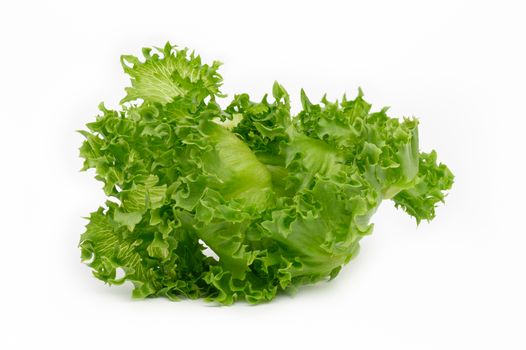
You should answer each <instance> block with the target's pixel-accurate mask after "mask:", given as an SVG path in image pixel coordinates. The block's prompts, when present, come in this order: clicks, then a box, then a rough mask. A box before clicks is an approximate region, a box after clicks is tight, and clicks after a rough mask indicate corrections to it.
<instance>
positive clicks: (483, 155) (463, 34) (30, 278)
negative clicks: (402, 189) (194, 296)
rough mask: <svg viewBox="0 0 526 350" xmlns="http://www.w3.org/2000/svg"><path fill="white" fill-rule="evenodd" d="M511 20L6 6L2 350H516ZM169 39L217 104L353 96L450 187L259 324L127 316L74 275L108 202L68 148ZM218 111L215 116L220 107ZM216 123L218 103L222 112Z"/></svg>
mask: <svg viewBox="0 0 526 350" xmlns="http://www.w3.org/2000/svg"><path fill="white" fill-rule="evenodd" d="M525 14H526V10H525V8H524V6H522V5H521V1H516V2H513V1H506V0H502V1H494V2H489V1H436V2H426V1H345V2H344V1H341V2H331V1H316V2H310V1H301V2H297V3H294V2H286V1H284V0H282V1H261V2H254V1H252V2H249V1H240V2H228V1H207V2H205V1H184V2H182V1H181V2H177V1H166V2H157V1H122V2H117V1H85V2H74V1H49V2H46V1H16V2H15V1H12V2H8V1H4V2H2V4H1V5H0V44H1V46H0V99H1V104H0V117H1V124H0V132H1V133H0V162H1V163H0V186H1V187H0V188H1V190H0V191H1V192H0V194H1V198H0V206H1V210H0V235H1V236H0V249H1V252H0V272H1V273H0V307H1V308H0V320H1V323H2V324H1V327H0V348H2V349H46V348H49V349H106V348H114V349H116V348H117V347H118V348H123V349H139V348H141V349H147V348H148V349H169V348H174V349H176V348H178V349H183V348H187V347H192V348H195V349H200V348H205V347H207V348H213V349H223V348H225V349H226V348H228V349H237V348H239V349H241V348H243V349H282V348H283V349H284V348H289V349H296V348H299V349H301V348H312V349H316V348H318V349H343V348H349V349H360V350H362V349H525V348H526V335H525V333H526V279H525V278H526V253H525V248H526V229H525V224H524V217H525V216H526V210H525V209H526V207H525V201H524V198H525V195H526V191H525V184H524V183H525V181H524V179H525V178H526V177H525V174H524V171H525V170H526V167H525V163H526V147H525V142H524V138H525V127H526V122H525V120H526V115H525V107H526V104H525V102H526V101H525V97H526V68H525V65H526V51H525V45H526V40H525V38H526V34H525V33H526V24H525V23H526V21H525V19H524V17H525ZM167 40H170V41H171V42H172V43H176V44H178V45H181V46H188V47H190V48H193V49H195V50H196V51H197V52H198V53H200V54H201V55H202V57H203V58H204V60H205V61H211V60H213V59H218V60H221V61H222V62H224V63H225V64H224V66H223V67H222V69H221V72H222V75H223V77H224V79H225V84H224V91H225V92H226V93H228V94H229V95H230V96H232V95H233V94H234V93H236V92H248V93H250V94H251V95H252V97H253V98H254V99H259V98H260V97H261V96H262V94H263V93H265V92H269V91H270V90H271V86H272V83H273V81H274V80H278V81H279V82H280V83H282V84H283V85H284V86H285V87H286V88H287V89H288V91H289V92H290V94H291V96H292V99H293V107H294V109H295V110H297V109H298V106H299V89H300V88H301V87H303V88H305V90H306V91H307V93H308V95H309V96H310V97H311V99H312V100H319V99H320V98H321V96H322V94H323V93H324V92H327V94H328V96H329V98H331V99H334V98H338V97H340V96H341V95H342V94H343V93H344V92H346V93H347V94H348V95H349V96H352V95H354V94H355V93H356V91H357V88H358V86H361V87H362V88H363V90H364V92H365V97H366V99H367V100H368V101H370V102H372V103H373V106H374V107H373V108H375V109H379V108H381V107H382V106H384V105H388V106H391V110H390V111H391V115H393V116H416V117H418V118H420V120H421V128H420V132H421V148H422V150H426V151H429V150H431V149H432V148H434V149H437V150H438V153H439V157H440V160H441V161H443V162H445V163H447V164H448V165H449V166H450V168H451V169H452V170H453V172H454V173H455V175H456V183H455V186H454V188H453V190H452V191H451V193H450V195H449V197H448V198H447V203H446V205H444V206H442V207H440V209H439V210H438V215H437V218H436V220H434V221H433V222H431V223H429V224H428V223H423V224H421V225H420V227H418V228H417V227H416V225H415V223H414V221H413V220H412V219H410V218H409V217H408V216H407V215H405V214H404V213H403V212H401V211H397V210H395V209H394V208H393V205H392V204H391V203H389V202H385V203H384V204H383V205H382V207H381V210H380V211H379V212H378V213H377V215H376V216H375V217H374V218H373V221H374V222H375V223H376V227H375V232H374V233H373V235H372V236H370V237H367V238H365V239H364V240H363V241H362V242H363V245H362V250H361V253H360V255H359V257H358V258H357V259H356V260H354V261H352V262H351V263H350V264H349V265H348V266H346V267H345V268H344V269H343V271H342V273H341V274H340V276H338V278H337V279H336V280H334V281H332V282H330V283H321V284H319V285H316V286H311V287H305V288H303V289H302V290H301V291H300V292H299V293H298V294H297V295H295V296H294V297H289V296H281V297H279V298H277V299H276V300H275V301H273V302H271V303H269V304H265V305H259V306H255V307H252V306H248V305H246V304H243V303H239V304H236V305H234V306H232V307H215V306H213V305H210V304H207V303H204V302H201V301H182V302H178V303H172V302H169V301H167V300H163V299H155V300H146V301H133V300H131V298H130V290H131V288H130V286H124V287H111V288H110V287H108V286H105V285H103V284H102V283H101V282H100V281H98V280H96V279H95V278H93V277H92V276H91V274H90V271H89V269H88V268H87V267H86V266H84V265H82V264H81V263H80V259H79V251H78V249H77V243H78V239H79V235H80V234H81V233H82V232H83V226H84V224H85V223H86V222H85V220H83V219H82V217H83V216H85V215H87V214H88V213H89V212H90V211H93V210H95V209H96V208H97V207H98V206H99V205H100V204H102V203H103V201H104V195H103V193H102V190H101V184H100V183H98V182H97V181H95V180H94V179H93V174H92V173H81V172H79V171H78V169H80V167H81V164H82V162H81V160H80V159H79V158H78V151H77V149H78V147H79V146H80V143H81V141H82V139H81V137H80V135H78V134H76V133H75V130H77V129H81V128H83V125H84V124H85V123H86V122H89V121H92V120H93V118H94V116H95V115H96V114H97V105H98V103H99V102H101V101H105V102H106V104H107V105H108V106H109V107H117V103H118V101H119V99H120V98H121V97H123V95H124V91H123V88H124V86H125V85H126V84H127V83H128V80H127V78H126V76H125V75H124V73H123V72H122V69H121V67H120V64H119V55H121V54H124V53H127V54H139V53H140V48H141V47H144V46H152V45H157V46H160V45H163V44H164V43H165V42H166V41H167ZM227 100H228V99H227ZM227 100H225V101H223V102H222V103H223V104H226V101H227Z"/></svg>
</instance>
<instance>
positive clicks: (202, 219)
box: [80, 44, 453, 304]
mask: <svg viewBox="0 0 526 350" xmlns="http://www.w3.org/2000/svg"><path fill="white" fill-rule="evenodd" d="M143 56H144V59H142V60H141V59H139V58H136V57H134V56H122V58H121V61H122V66H123V68H124V71H125V72H126V73H127V74H128V75H129V76H130V78H131V86H130V87H128V88H126V93H127V94H126V96H125V97H124V98H123V99H122V101H121V107H120V110H110V109H107V108H106V107H105V106H104V105H102V104H101V105H100V115H99V116H98V117H97V118H96V120H95V121H93V122H91V123H89V124H87V130H85V131H81V134H82V135H83V136H84V137H85V141H84V142H83V144H82V147H81V148H80V155H81V156H82V158H84V168H83V169H84V170H86V169H95V173H96V178H97V179H98V180H100V181H102V182H103V184H104V192H105V193H106V195H107V197H108V200H107V201H106V203H105V205H104V206H102V207H100V208H99V209H98V210H97V211H95V212H93V213H91V214H90V216H89V223H88V224H87V226H86V231H85V233H84V234H82V236H81V240H80V248H81V252H82V259H83V260H84V261H85V262H86V263H87V264H88V265H89V266H90V267H91V268H92V269H93V273H94V275H95V277H97V278H99V279H101V280H103V281H105V282H107V283H109V284H121V283H124V282H125V281H131V282H132V283H133V285H134V287H135V288H134V290H133V296H134V297H138V298H144V297H154V296H166V297H168V298H170V299H172V300H177V299H178V298H180V297H187V298H201V297H203V298H206V299H207V300H213V301H217V302H220V303H223V304H231V303H233V302H234V301H236V300H247V301H248V302H251V303H259V302H263V301H268V300H271V299H272V298H274V297H275V296H276V294H277V293H279V292H280V291H285V290H291V289H294V288H296V287H297V286H299V285H302V284H306V283H313V282H316V281H320V280H326V279H330V278H334V277H335V276H336V275H337V274H338V272H339V271H340V269H341V267H342V266H343V265H344V264H346V263H347V262H349V260H350V259H352V258H353V257H355V256H356V254H357V253H358V251H359V242H360V239H361V238H362V237H363V236H365V235H368V234H370V233H371V231H372V228H373V225H372V224H371V223H370V219H371V216H372V215H373V214H374V213H375V211H376V210H377V208H378V206H379V205H380V203H381V202H382V200H385V199H391V200H392V201H394V203H395V205H396V206H397V207H400V208H402V209H404V210H405V211H406V212H407V213H408V214H409V215H411V216H413V217H414V218H415V219H416V221H417V222H420V221H421V220H431V219H433V217H434V216H435V207H436V205H437V203H439V202H442V201H443V200H444V196H445V191H446V190H448V189H450V188H451V186H452V183H453V175H452V173H451V172H450V171H449V169H448V168H447V167H446V166H445V165H443V164H438V163H437V156H436V153H435V152H434V151H433V152H431V153H422V152H420V151H419V148H418V121H417V120H416V119H407V118H405V119H403V120H398V119H394V118H390V117H388V116H387V114H386V113H387V109H382V110H380V111H377V112H372V111H371V105H370V104H369V103H367V102H366V101H365V100H364V99H363V94H362V92H361V90H360V91H359V94H358V96H357V97H356V98H355V99H353V100H348V99H347V98H345V97H344V98H343V99H342V101H340V102H338V101H336V102H330V101H328V100H327V99H326V98H325V97H324V98H323V99H322V101H321V103H320V104H315V103H312V102H311V101H310V100H309V99H308V97H307V95H306V94H305V92H304V91H301V104H302V110H301V112H300V113H298V114H297V115H295V116H293V115H291V112H290V100H289V95H288V93H287V92H286V91H285V89H284V88H283V86H281V85H280V84H278V83H275V84H274V86H273V88H272V97H269V96H267V95H265V96H264V97H263V98H262V100H261V101H259V102H254V101H252V100H251V99H250V98H249V96H248V95H247V94H239V95H236V96H234V98H233V100H232V102H231V103H230V105H228V106H227V107H226V108H224V109H223V108H221V106H220V105H219V104H218V103H217V101H216V100H217V98H220V97H224V95H222V94H221V92H220V86H221V83H222V77H221V76H220V75H219V73H218V68H219V66H220V63H219V62H213V63H212V64H204V63H202V62H201V58H200V57H199V56H195V55H194V54H193V53H189V52H188V51H187V50H185V49H184V50H183V49H177V48H176V47H175V46H172V45H170V44H167V45H166V46H165V47H164V48H161V49H155V50H152V49H144V50H143ZM207 247H209V248H210V249H211V250H212V251H213V252H214V253H215V254H216V257H212V256H210V255H211V254H206V253H205V249H206V248H207ZM118 271H120V273H118Z"/></svg>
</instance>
